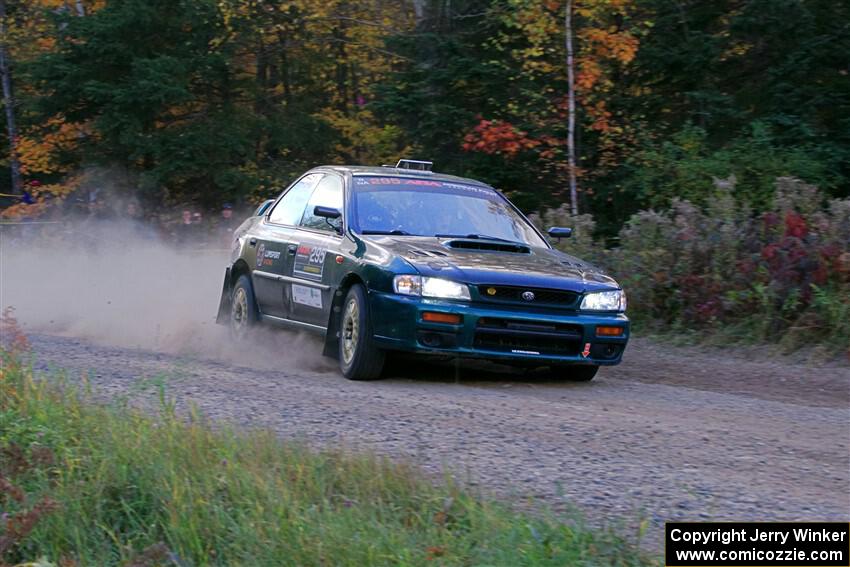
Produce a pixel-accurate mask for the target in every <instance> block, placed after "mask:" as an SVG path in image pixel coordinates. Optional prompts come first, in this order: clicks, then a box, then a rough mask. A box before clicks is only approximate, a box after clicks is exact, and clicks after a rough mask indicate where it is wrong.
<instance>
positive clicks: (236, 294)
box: [229, 274, 259, 341]
mask: <svg viewBox="0 0 850 567" xmlns="http://www.w3.org/2000/svg"><path fill="white" fill-rule="evenodd" d="M258 320H259V313H258V311H257V302H256V300H255V299H254V286H253V285H252V284H251V278H249V277H248V276H247V275H245V274H243V275H241V276H239V279H238V280H236V285H235V286H233V293H232V294H231V296H230V325H229V326H230V336H231V337H232V338H233V339H235V340H237V341H241V340H243V339H245V337H246V336H247V335H248V333H249V332H250V331H251V328H252V327H254V326H256V325H257V321H258Z"/></svg>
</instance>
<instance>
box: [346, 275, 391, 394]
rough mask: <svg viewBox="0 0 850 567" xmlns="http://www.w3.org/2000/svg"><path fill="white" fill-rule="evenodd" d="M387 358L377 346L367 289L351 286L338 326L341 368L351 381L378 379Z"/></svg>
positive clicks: (358, 285)
mask: <svg viewBox="0 0 850 567" xmlns="http://www.w3.org/2000/svg"><path fill="white" fill-rule="evenodd" d="M385 360H386V355H385V354H384V351H382V350H380V349H379V348H377V347H376V346H375V345H374V341H373V338H372V322H371V320H370V317H369V304H368V302H367V301H366V290H365V288H364V287H363V286H362V285H360V284H355V285H353V286H351V289H349V290H348V295H346V296H345V301H344V302H343V304H342V318H341V319H340V324H339V369H340V370H341V371H342V374H343V375H344V376H345V377H346V378H348V379H349V380H375V379H377V378H380V376H381V371H382V370H383V369H384V362H385Z"/></svg>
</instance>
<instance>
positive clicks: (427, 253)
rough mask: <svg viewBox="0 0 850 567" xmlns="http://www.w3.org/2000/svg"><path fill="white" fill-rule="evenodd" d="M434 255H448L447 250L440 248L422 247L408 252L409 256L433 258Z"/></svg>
mask: <svg viewBox="0 0 850 567" xmlns="http://www.w3.org/2000/svg"><path fill="white" fill-rule="evenodd" d="M434 256H443V257H444V256H447V254H446V253H445V252H442V251H440V250H423V249H422V248H412V249H411V250H410V251H409V252H408V257H409V258H433V257H434Z"/></svg>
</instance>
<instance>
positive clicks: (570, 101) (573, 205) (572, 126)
mask: <svg viewBox="0 0 850 567" xmlns="http://www.w3.org/2000/svg"><path fill="white" fill-rule="evenodd" d="M564 31H565V32H566V33H565V35H566V43H567V164H568V167H569V175H570V211H571V212H572V214H573V215H577V214H578V195H577V193H578V191H577V189H576V85H575V58H574V57H573V0H567V9H566V14H565V16H564Z"/></svg>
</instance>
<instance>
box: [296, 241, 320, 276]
mask: <svg viewBox="0 0 850 567" xmlns="http://www.w3.org/2000/svg"><path fill="white" fill-rule="evenodd" d="M327 252H328V250H327V248H321V247H319V246H315V247H313V246H306V245H304V244H299V245H298V250H297V251H296V253H295V265H294V266H293V269H292V272H293V275H296V276H299V277H302V278H304V279H305V280H315V281H317V282H320V281H322V272H324V270H325V254H327Z"/></svg>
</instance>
